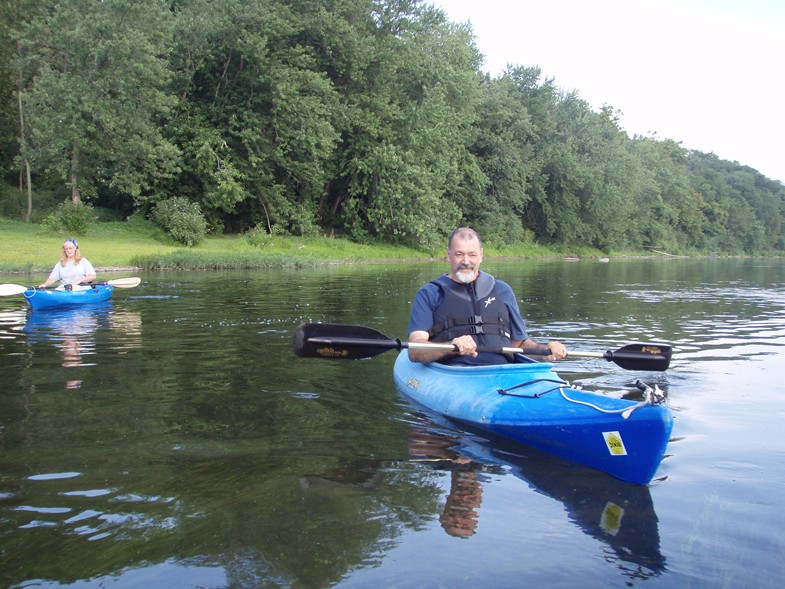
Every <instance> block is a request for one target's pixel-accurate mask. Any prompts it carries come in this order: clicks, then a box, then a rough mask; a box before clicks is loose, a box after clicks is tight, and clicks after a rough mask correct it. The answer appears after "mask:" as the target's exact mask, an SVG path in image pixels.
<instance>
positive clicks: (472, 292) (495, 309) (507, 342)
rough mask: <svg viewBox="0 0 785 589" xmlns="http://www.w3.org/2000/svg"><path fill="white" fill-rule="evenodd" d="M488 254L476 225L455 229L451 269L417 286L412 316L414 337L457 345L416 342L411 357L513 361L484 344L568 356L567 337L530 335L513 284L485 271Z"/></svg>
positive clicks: (462, 361) (411, 336)
mask: <svg viewBox="0 0 785 589" xmlns="http://www.w3.org/2000/svg"><path fill="white" fill-rule="evenodd" d="M482 255H483V250H482V243H481V242H480V236H479V235H478V234H477V232H476V231H474V230H473V229H469V228H468V227H461V228H459V229H456V230H455V231H453V232H452V234H451V235H450V239H449V241H448V242H447V259H448V260H449V262H450V273H449V274H442V275H441V276H440V277H439V278H437V279H436V280H434V281H432V282H429V283H428V284H425V285H424V286H423V287H421V288H420V290H419V291H418V292H417V295H416V296H415V298H414V302H413V303H412V311H411V316H410V318H409V342H428V341H432V342H450V343H452V344H453V345H454V346H456V351H449V350H447V351H444V350H430V349H422V348H420V349H413V348H411V347H410V348H409V359H410V360H411V361H412V362H444V363H448V364H470V365H473V364H504V363H506V362H508V361H509V358H508V357H507V356H505V355H504V354H501V353H492V352H478V351H477V346H478V345H482V346H492V347H498V348H501V347H514V348H523V349H524V350H525V353H527V354H531V355H537V356H544V359H545V360H547V361H554V360H559V359H561V358H564V357H565V356H566V355H567V348H565V347H564V344H562V343H561V342H558V341H552V342H549V343H548V344H538V343H537V342H535V341H533V340H531V339H529V336H528V334H527V333H526V323H525V322H524V320H523V318H522V317H521V313H520V311H519V310H518V301H517V300H516V298H515V294H514V293H513V291H512V288H510V286H509V285H508V284H507V283H506V282H502V281H501V280H496V279H495V278H494V277H493V276H491V275H490V274H487V273H485V272H480V264H481V263H482Z"/></svg>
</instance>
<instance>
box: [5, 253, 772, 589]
mask: <svg viewBox="0 0 785 589" xmlns="http://www.w3.org/2000/svg"><path fill="white" fill-rule="evenodd" d="M445 269H446V265H445V264H444V263H442V262H439V263H436V262H434V263H417V264H408V263H407V264H400V263H399V264H394V265H368V266H359V267H354V266H352V267H348V266H347V267H332V268H325V269H316V270H302V271H266V272H261V271H255V272H239V271H238V272H220V273H219V272H214V273H196V272H193V273H190V272H189V273H160V274H159V273H143V274H140V276H141V278H142V283H141V285H140V286H139V287H137V288H133V289H116V290H115V294H114V296H113V298H112V300H111V301H109V302H108V303H106V304H97V305H95V306H92V307H84V308H82V309H76V310H71V311H65V312H62V311H54V310H50V311H36V312H31V311H28V310H27V309H26V303H25V302H24V300H23V299H22V297H21V296H14V297H4V298H2V299H0V383H1V386H2V392H0V586H3V587H78V588H82V587H85V588H86V587H90V588H98V587H109V586H111V587H113V588H117V589H124V588H131V587H177V588H181V587H184V588H197V587H198V588H222V587H236V588H240V587H243V588H245V587H265V588H307V589H319V588H325V587H341V588H359V587H375V588H376V587H382V588H385V587H390V588H401V589H402V588H431V587H432V588H441V587H449V588H462V587H466V588H469V587H471V588H473V589H475V588H477V587H489V588H491V587H493V588H512V587H522V586H531V587H549V588H550V587H565V588H567V587H570V588H572V587H575V586H578V585H580V586H582V587H589V588H594V587H597V588H599V587H647V588H648V587H651V588H655V587H668V588H671V587H679V588H683V587H712V588H714V587H740V586H744V587H757V588H761V587H764V588H765V587H772V588H773V587H775V586H777V587H779V586H780V585H781V582H782V577H783V575H784V574H785V515H783V509H782V507H781V505H780V502H781V498H782V497H783V495H784V494H785V436H783V433H782V430H783V426H785V385H783V382H785V363H784V362H783V359H784V358H785V263H784V262H783V261H782V260H769V259H754V260H681V259H676V260H674V259H668V260H664V259H658V260H615V259H612V260H611V261H610V262H609V263H601V262H598V261H596V260H593V261H580V262H568V261H517V262H512V261H492V260H488V261H486V263H485V264H484V269H485V270H487V271H489V272H491V273H493V274H495V275H497V276H498V277H499V278H502V279H503V280H506V281H507V282H509V283H510V284H511V285H512V286H513V288H514V289H515V291H516V293H517V295H518V297H519V300H520V306H521V310H522V312H523V314H524V316H525V317H526V318H527V322H528V326H529V330H530V334H531V335H532V337H533V338H534V339H537V340H540V341H546V340H547V339H552V338H557V339H560V340H562V341H564V342H565V343H566V344H567V345H568V347H570V348H572V349H574V350H587V351H604V350H606V349H614V348H616V347H620V346H621V345H623V344H625V343H632V342H647V341H653V342H667V343H670V344H672V345H673V347H674V357H673V361H672V363H671V367H670V369H669V370H668V371H667V372H630V371H625V370H623V369H621V368H620V367H617V366H615V365H614V364H612V363H608V362H606V361H604V360H601V359H600V360H597V359H580V360H578V359H574V358H568V359H566V360H563V361H562V362H560V363H559V364H558V365H557V368H558V370H559V373H560V374H561V375H562V377H564V378H566V379H568V380H570V381H571V382H575V383H580V384H582V385H583V386H584V388H588V389H591V390H598V391H604V392H606V393H607V394H611V395H625V394H627V393H628V392H629V391H630V390H631V383H633V382H634V381H635V379H637V378H641V379H643V380H645V381H646V382H648V383H649V384H657V385H659V386H660V388H662V389H663V390H664V391H665V392H666V393H667V395H668V396H667V399H666V404H667V405H668V406H669V407H670V408H671V410H672V411H673V413H674V416H675V425H674V430H673V437H672V439H671V442H670V444H669V446H668V451H667V454H666V458H665V460H664V461H663V463H662V465H661V467H660V469H659V471H658V473H657V476H656V478H655V480H654V481H653V482H652V483H651V484H650V485H648V486H637V485H629V484H625V483H622V482H620V481H617V480H616V479H613V478H612V477H610V476H608V475H605V474H603V473H599V472H596V471H592V470H591V469H587V468H583V467H579V466H577V465H573V464H570V463H567V462H564V461H560V460H557V459H555V458H552V457H549V456H547V455H543V454H541V453H537V452H535V451H533V450H530V449H528V448H525V447H520V446H514V445H506V444H502V443H499V442H492V443H491V442H488V441H487V440H484V439H483V438H480V437H477V436H476V435H471V434H469V433H468V432H464V431H461V430H460V429H456V428H452V427H446V426H443V425H438V424H437V423H435V422H434V421H433V420H432V419H431V418H432V416H429V415H427V414H423V413H422V412H420V411H418V410H417V409H416V408H415V407H413V406H412V405H411V404H410V403H409V401H408V400H407V399H406V397H404V396H403V395H401V393H399V392H398V391H397V390H396V389H395V387H394V385H393V382H392V375H391V372H392V364H393V362H394V360H395V354H396V352H394V351H390V352H386V353H384V354H381V355H379V356H377V357H376V358H373V359H371V360H362V361H341V360H320V359H306V358H298V357H295V356H294V355H293V354H292V335H293V333H294V329H295V328H296V326H297V325H298V324H300V323H301V322H304V321H322V322H330V323H357V324H363V325H367V326H370V327H373V328H375V329H378V330H380V331H382V332H384V333H386V334H388V335H390V336H391V337H400V338H405V336H406V326H407V321H408V311H409V305H410V303H411V300H412V298H413V296H414V293H415V291H416V290H417V288H418V287H419V285H420V284H421V283H423V282H424V281H427V280H429V279H431V278H433V277H435V276H436V275H438V274H439V273H440V272H443V271H444V270H445ZM113 277H119V276H114V275H111V276H110V275H103V276H101V278H102V279H104V278H113ZM39 278H43V277H37V276H36V277H27V278H25V279H24V280H23V281H24V282H33V283H37V281H40V280H38V279H39ZM19 281H20V277H18V276H3V277H0V282H19Z"/></svg>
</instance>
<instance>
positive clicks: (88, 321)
mask: <svg viewBox="0 0 785 589" xmlns="http://www.w3.org/2000/svg"><path fill="white" fill-rule="evenodd" d="M140 324H141V319H140V317H139V316H138V314H135V313H131V312H128V311H116V310H114V309H113V306H112V302H111V301H104V302H100V303H96V304H94V305H89V306H84V307H73V308H68V307H65V308H58V309H43V310H41V309H31V310H30V311H29V312H28V314H27V317H26V321H25V324H24V327H23V332H24V333H25V334H26V336H27V341H28V343H29V344H31V345H34V344H38V343H49V344H52V345H53V346H54V347H55V348H57V349H59V350H60V352H61V355H62V360H61V362H60V365H61V366H62V367H63V368H66V369H69V371H68V373H66V375H67V378H66V383H65V386H66V388H67V389H78V388H80V387H81V386H82V381H83V380H82V379H81V378H74V377H75V376H77V375H79V371H76V370H74V369H79V368H85V367H89V366H92V365H93V364H92V363H91V362H90V360H89V358H90V356H93V355H94V354H95V348H96V334H97V333H98V332H99V331H100V330H108V329H110V328H120V330H121V331H123V332H124V334H123V337H124V341H126V342H128V341H130V340H129V339H128V335H129V334H130V335H133V333H137V334H138V333H139V332H140V331H139V325H140Z"/></svg>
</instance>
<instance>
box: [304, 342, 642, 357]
mask: <svg viewBox="0 0 785 589" xmlns="http://www.w3.org/2000/svg"><path fill="white" fill-rule="evenodd" d="M308 341H309V342H310V343H312V344H323V345H327V346H352V347H364V348H384V349H393V350H403V349H404V348H406V349H409V348H410V349H413V350H450V351H452V352H457V351H458V346H456V345H455V344H450V343H443V344H440V343H435V342H405V341H401V340H397V339H389V340H374V339H365V338H359V337H309V338H308ZM477 351H478V352H487V353H491V354H524V355H526V356H548V355H550V350H548V351H547V352H546V353H544V354H535V353H532V352H529V351H527V350H526V349H525V348H513V347H508V346H477ZM621 354H622V352H615V353H614V354H613V356H614V357H617V356H619V355H621ZM567 355H568V356H575V357H578V358H602V359H606V360H607V359H608V358H607V355H608V352H567ZM635 357H636V359H637V357H638V356H637V355H636V356H635Z"/></svg>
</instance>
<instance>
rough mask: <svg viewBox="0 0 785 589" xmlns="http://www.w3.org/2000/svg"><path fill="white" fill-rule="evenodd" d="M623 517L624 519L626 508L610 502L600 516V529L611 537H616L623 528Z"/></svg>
mask: <svg viewBox="0 0 785 589" xmlns="http://www.w3.org/2000/svg"><path fill="white" fill-rule="evenodd" d="M622 517H624V508H623V507H620V506H618V505H616V504H615V503H614V502H613V501H608V503H606V504H605V509H603V510H602V515H601V516H600V527H601V528H602V529H603V530H605V532H607V533H608V534H610V535H611V536H615V535H616V534H618V533H619V529H620V528H621V518H622Z"/></svg>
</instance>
